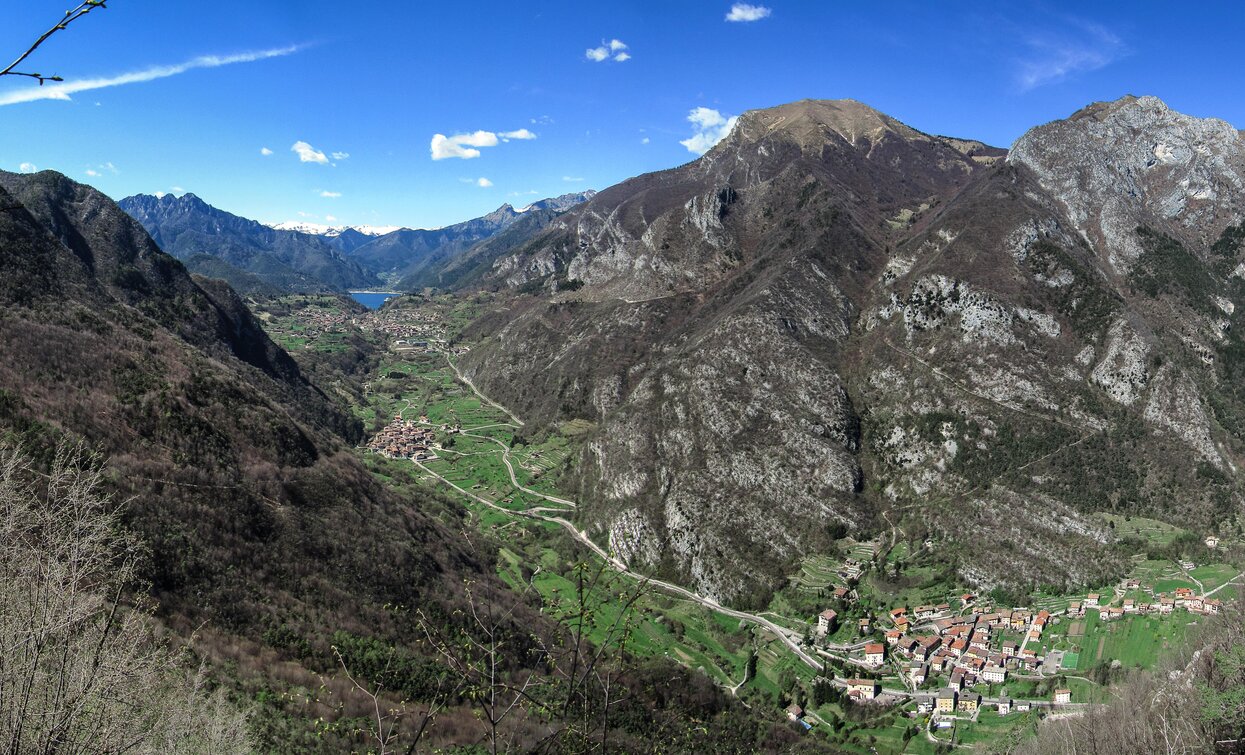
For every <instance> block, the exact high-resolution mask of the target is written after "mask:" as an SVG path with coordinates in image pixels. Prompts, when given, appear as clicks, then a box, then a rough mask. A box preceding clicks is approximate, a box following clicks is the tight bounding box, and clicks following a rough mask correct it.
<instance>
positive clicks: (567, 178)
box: [562, 176, 584, 183]
mask: <svg viewBox="0 0 1245 755" xmlns="http://www.w3.org/2000/svg"><path fill="white" fill-rule="evenodd" d="M562 180H563V181H567V182H569V183H579V182H581V181H583V180H584V179H583V178H581V177H576V176H562Z"/></svg>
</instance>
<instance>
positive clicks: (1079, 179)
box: [1008, 97, 1245, 275]
mask: <svg viewBox="0 0 1245 755" xmlns="http://www.w3.org/2000/svg"><path fill="white" fill-rule="evenodd" d="M1008 160H1009V161H1011V162H1013V163H1016V164H1019V165H1024V166H1025V167H1027V168H1028V169H1030V170H1032V171H1033V172H1034V173H1035V174H1036V175H1037V176H1038V178H1039V180H1040V181H1041V184H1042V187H1043V188H1044V189H1046V190H1047V191H1048V192H1050V194H1051V195H1053V196H1054V197H1055V198H1056V199H1057V200H1058V201H1059V202H1060V203H1061V204H1062V205H1063V207H1064V210H1065V212H1066V214H1067V216H1068V219H1069V221H1070V222H1071V223H1072V226H1073V227H1074V228H1076V230H1077V231H1079V232H1080V233H1082V234H1084V236H1085V238H1086V239H1087V240H1088V241H1089V242H1090V244H1091V245H1092V246H1093V247H1094V248H1095V249H1096V250H1098V251H1100V252H1101V253H1104V254H1106V260H1105V261H1106V262H1107V264H1108V266H1109V268H1110V270H1111V271H1112V272H1114V273H1116V274H1118V275H1127V274H1128V272H1129V271H1130V270H1131V269H1132V265H1133V263H1134V262H1135V261H1136V259H1137V258H1138V257H1139V256H1140V255H1141V253H1142V248H1141V245H1140V244H1139V243H1138V240H1137V235H1136V233H1135V231H1136V229H1137V226H1147V227H1150V228H1154V229H1155V230H1159V231H1162V232H1163V233H1167V234H1170V235H1171V236H1173V237H1174V238H1176V239H1178V240H1180V241H1181V242H1182V243H1185V244H1191V245H1194V246H1197V245H1201V246H1203V247H1205V246H1209V245H1210V244H1212V243H1214V241H1215V240H1217V239H1218V238H1219V235H1220V234H1221V233H1222V232H1223V230H1224V228H1225V227H1227V226H1228V225H1231V224H1234V223H1236V222H1238V221H1239V216H1240V212H1241V207H1242V206H1243V201H1245V138H1242V136H1241V133H1240V132H1239V131H1237V130H1236V129H1235V128H1233V127H1232V126H1231V125H1230V124H1228V123H1227V122H1226V121H1221V120H1218V119H1215V118H1206V119H1201V118H1193V117H1190V116H1187V115H1183V114H1181V113H1177V112H1174V111H1172V110H1171V109H1169V108H1168V107H1167V105H1165V104H1164V103H1163V102H1162V100H1159V99H1158V98H1157V97H1125V98H1123V99H1120V100H1116V101H1115V102H1099V103H1095V104H1093V105H1090V106H1089V107H1087V108H1085V109H1083V110H1081V111H1079V112H1077V113H1076V114H1074V115H1073V116H1072V117H1071V118H1069V119H1067V120H1064V121H1056V122H1054V123H1051V124H1047V125H1045V126H1040V127H1038V128H1035V129H1032V130H1031V131H1029V132H1028V133H1027V134H1025V135H1024V136H1023V137H1021V138H1020V139H1019V140H1018V141H1017V142H1016V144H1015V146H1013V147H1012V150H1011V153H1010V154H1009V155H1008Z"/></svg>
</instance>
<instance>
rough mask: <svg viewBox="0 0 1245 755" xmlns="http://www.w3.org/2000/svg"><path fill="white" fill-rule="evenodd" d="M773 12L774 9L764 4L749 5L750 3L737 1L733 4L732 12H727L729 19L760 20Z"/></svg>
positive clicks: (742, 20) (740, 20)
mask: <svg viewBox="0 0 1245 755" xmlns="http://www.w3.org/2000/svg"><path fill="white" fill-rule="evenodd" d="M771 13H773V11H772V10H770V9H769V8H766V7H765V6H764V5H749V4H748V3H735V4H734V5H732V6H731V11H730V13H727V14H726V20H727V21H739V22H748V21H760V20H761V19H763V18H768V17H769V15H770V14H771Z"/></svg>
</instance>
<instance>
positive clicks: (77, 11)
mask: <svg viewBox="0 0 1245 755" xmlns="http://www.w3.org/2000/svg"><path fill="white" fill-rule="evenodd" d="M106 3H107V0H85V1H84V2H83V3H82V4H81V5H79V6H78V7H76V8H74V9H73V10H67V11H65V17H64V18H62V19H61V20H60V21H59V22H57V23H56V25H55V26H53V27H52V28H51V29H48V30H47V31H45V32H44V33H43V34H42V35H40V37H39V38H38V39H36V40H35V41H34V44H32V45H31V46H30V47H28V48H26V51H25V52H23V53H22V54H21V55H19V56H17V60H14V61H13V62H12V63H10V64H8V65H7V66H5V67H4V68H0V76H26V77H27V78H31V79H35V80H37V81H38V82H39V86H43V83H44V82H45V81H63V80H64V79H62V78H61V77H60V76H44V75H43V74H41V73H26V72H24V71H18V70H17V67H18V66H20V65H21V64H22V62H23V61H25V60H26V58H29V57H30V56H31V55H32V54H33V53H34V51H35V50H37V49H39V46H40V45H42V44H43V43H44V42H46V41H48V38H49V37H51V36H52V35H53V34H55V33H57V32H58V31H64V30H65V29H67V28H68V27H69V25H70V24H72V23H73V22H74V21H77V20H78V19H80V18H82V17H83V16H85V15H87V14H88V13H90V12H91V11H93V10H96V9H99V10H104V9H105V8H106V7H107V6H106Z"/></svg>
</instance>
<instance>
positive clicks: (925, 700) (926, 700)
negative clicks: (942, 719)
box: [916, 695, 934, 714]
mask: <svg viewBox="0 0 1245 755" xmlns="http://www.w3.org/2000/svg"><path fill="white" fill-rule="evenodd" d="M916 712H917V713H922V714H925V713H933V712H934V696H933V695H917V696H916Z"/></svg>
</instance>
